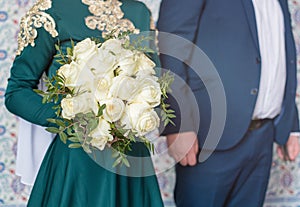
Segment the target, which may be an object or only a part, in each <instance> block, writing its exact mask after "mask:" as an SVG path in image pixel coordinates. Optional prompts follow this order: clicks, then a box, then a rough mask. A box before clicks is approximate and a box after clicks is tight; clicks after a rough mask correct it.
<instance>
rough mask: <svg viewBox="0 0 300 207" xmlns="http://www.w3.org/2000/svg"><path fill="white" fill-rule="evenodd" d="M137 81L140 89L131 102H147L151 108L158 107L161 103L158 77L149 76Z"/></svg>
mask: <svg viewBox="0 0 300 207" xmlns="http://www.w3.org/2000/svg"><path fill="white" fill-rule="evenodd" d="M137 80H138V82H139V84H138V85H137V88H138V89H137V91H136V93H135V95H134V96H133V98H132V100H131V101H130V102H138V101H145V102H147V103H148V104H149V105H150V106H151V107H155V106H158V105H159V104H160V101H161V89H160V84H159V83H158V82H157V77H155V76H147V77H144V78H142V79H139V78H138V79H137Z"/></svg>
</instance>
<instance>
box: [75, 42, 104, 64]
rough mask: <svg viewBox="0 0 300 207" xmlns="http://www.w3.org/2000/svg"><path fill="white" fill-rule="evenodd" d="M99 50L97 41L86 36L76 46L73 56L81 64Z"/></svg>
mask: <svg viewBox="0 0 300 207" xmlns="http://www.w3.org/2000/svg"><path fill="white" fill-rule="evenodd" d="M97 50H98V46H97V45H96V43H95V42H94V41H92V40H91V39H90V38H86V39H84V40H82V41H80V42H78V43H77V44H76V45H75V46H74V50H73V57H72V58H73V60H76V62H78V63H79V64H82V63H86V62H88V60H89V59H90V58H91V57H93V56H94V54H95V53H96V52H97Z"/></svg>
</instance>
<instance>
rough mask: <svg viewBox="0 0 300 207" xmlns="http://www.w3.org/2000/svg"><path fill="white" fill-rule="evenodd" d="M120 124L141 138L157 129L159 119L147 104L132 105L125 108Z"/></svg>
mask: <svg viewBox="0 0 300 207" xmlns="http://www.w3.org/2000/svg"><path fill="white" fill-rule="evenodd" d="M121 124H122V125H125V128H127V129H133V130H134V131H136V132H137V133H138V135H141V136H143V135H145V134H147V133H149V132H151V131H153V130H155V129H156V128H158V126H159V117H158V115H157V113H156V112H155V111H154V109H153V108H152V107H151V106H150V105H149V104H147V103H144V102H138V103H132V104H128V105H127V106H126V107H125V115H124V116H123V117H122V119H121Z"/></svg>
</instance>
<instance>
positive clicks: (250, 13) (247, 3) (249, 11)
mask: <svg viewBox="0 0 300 207" xmlns="http://www.w3.org/2000/svg"><path fill="white" fill-rule="evenodd" d="M242 2H243V4H244V9H245V12H246V16H247V19H248V25H249V27H250V30H251V35H252V39H253V41H254V44H255V46H256V48H257V50H258V51H259V43H258V35H257V26H256V19H255V12H254V7H253V4H252V0H242Z"/></svg>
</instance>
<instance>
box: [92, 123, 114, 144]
mask: <svg viewBox="0 0 300 207" xmlns="http://www.w3.org/2000/svg"><path fill="white" fill-rule="evenodd" d="M89 136H91V137H92V140H91V145H92V146H94V147H96V148H98V149H99V150H103V149H104V148H105V146H106V144H107V142H108V141H112V140H113V139H114V137H113V136H112V135H111V134H110V124H109V123H108V122H107V121H106V120H104V119H102V118H99V124H98V126H97V127H96V128H95V129H94V130H93V131H92V132H91V133H90V134H89Z"/></svg>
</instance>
